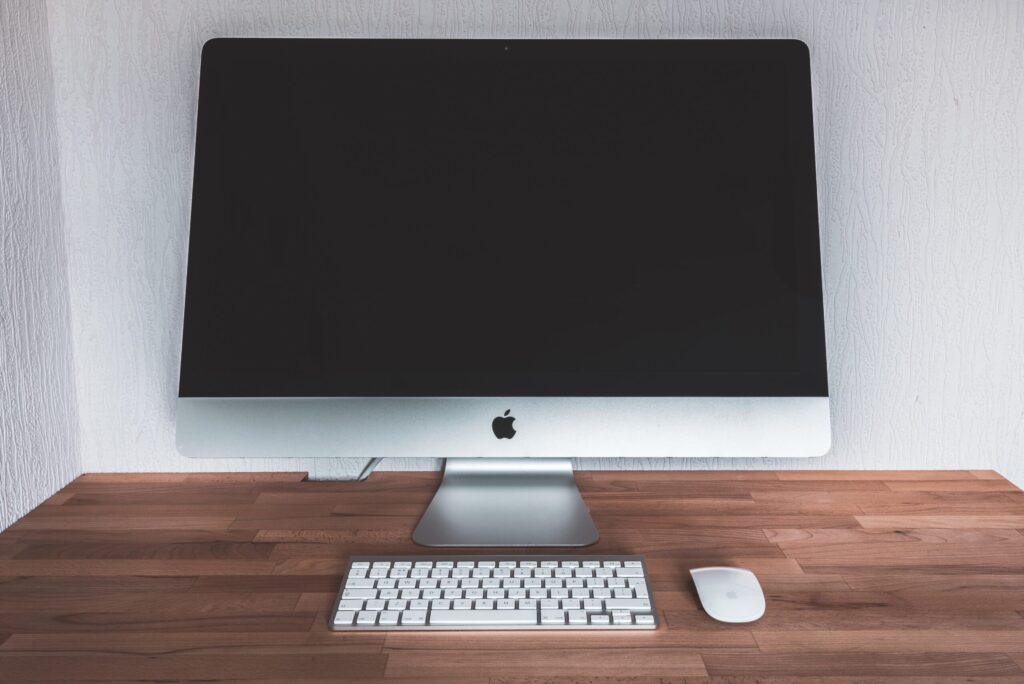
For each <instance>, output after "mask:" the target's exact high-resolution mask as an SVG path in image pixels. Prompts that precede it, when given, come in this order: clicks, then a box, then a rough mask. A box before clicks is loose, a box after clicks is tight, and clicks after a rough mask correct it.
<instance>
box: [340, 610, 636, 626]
mask: <svg viewBox="0 0 1024 684" xmlns="http://www.w3.org/2000/svg"><path fill="white" fill-rule="evenodd" d="M353 622H354V623H355V624H356V625H360V626H365V627H369V626H374V625H378V626H391V625H399V624H401V625H406V626H422V625H426V624H430V625H437V626H459V625H462V626H467V627H472V626H505V627H513V626H517V625H519V626H532V625H536V624H538V619H537V611H536V610H491V609H478V610H432V611H430V612H429V613H428V612H427V611H425V610H404V611H399V610H380V611H377V610H361V611H352V610H342V611H339V612H338V614H337V616H336V617H335V620H334V624H335V625H352V624H353ZM539 624H541V625H587V624H590V625H631V624H637V625H653V624H654V616H653V615H651V614H650V613H640V614H636V615H634V614H632V613H629V612H627V611H613V612H612V613H611V614H608V613H587V612H585V611H582V610H542V611H540V622H539Z"/></svg>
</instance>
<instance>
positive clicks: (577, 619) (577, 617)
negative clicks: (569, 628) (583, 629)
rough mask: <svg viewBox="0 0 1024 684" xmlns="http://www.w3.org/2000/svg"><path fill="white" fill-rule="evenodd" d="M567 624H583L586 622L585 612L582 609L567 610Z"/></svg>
mask: <svg viewBox="0 0 1024 684" xmlns="http://www.w3.org/2000/svg"><path fill="white" fill-rule="evenodd" d="M569 624H570V625H585V624H587V613H586V612H585V611H582V610H570V611H569Z"/></svg>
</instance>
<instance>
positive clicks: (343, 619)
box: [334, 610, 356, 625]
mask: <svg viewBox="0 0 1024 684" xmlns="http://www.w3.org/2000/svg"><path fill="white" fill-rule="evenodd" d="M355 617H356V614H355V611H352V610H339V611H338V612H337V614H336V615H335V616H334V624H336V625H351V624H352V621H353V620H354V619H355Z"/></svg>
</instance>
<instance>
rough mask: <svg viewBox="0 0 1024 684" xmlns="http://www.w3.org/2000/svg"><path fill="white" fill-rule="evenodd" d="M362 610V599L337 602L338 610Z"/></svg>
mask: <svg viewBox="0 0 1024 684" xmlns="http://www.w3.org/2000/svg"><path fill="white" fill-rule="evenodd" d="M362 609H363V600H362V599H342V600H340V601H338V610H354V611H357V612H358V611H360V610H362Z"/></svg>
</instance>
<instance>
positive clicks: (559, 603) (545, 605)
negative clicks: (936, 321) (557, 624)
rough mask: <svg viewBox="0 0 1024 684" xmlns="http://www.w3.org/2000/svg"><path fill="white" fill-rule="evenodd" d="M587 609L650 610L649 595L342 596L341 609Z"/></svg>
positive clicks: (607, 610) (339, 604)
mask: <svg viewBox="0 0 1024 684" xmlns="http://www.w3.org/2000/svg"><path fill="white" fill-rule="evenodd" d="M428 608H429V609H431V610H537V609H538V608H539V609H540V610H584V611H605V612H611V611H616V610H627V611H650V610H651V602H650V601H649V600H647V599H604V600H601V599H519V600H515V599H434V600H432V601H426V600H423V599H417V600H412V601H406V600H402V599H391V600H383V599H368V600H362V599H342V600H341V601H339V602H338V610H353V611H360V610H427V609H428Z"/></svg>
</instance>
